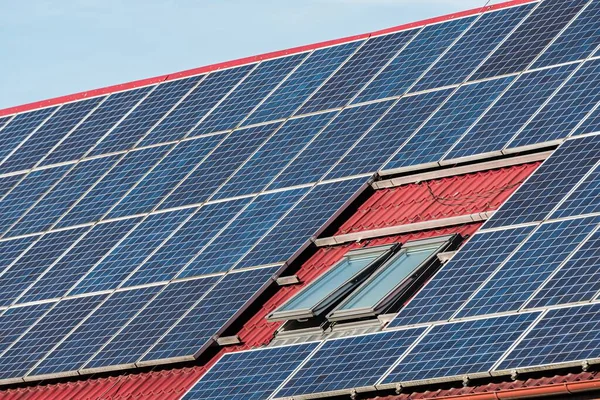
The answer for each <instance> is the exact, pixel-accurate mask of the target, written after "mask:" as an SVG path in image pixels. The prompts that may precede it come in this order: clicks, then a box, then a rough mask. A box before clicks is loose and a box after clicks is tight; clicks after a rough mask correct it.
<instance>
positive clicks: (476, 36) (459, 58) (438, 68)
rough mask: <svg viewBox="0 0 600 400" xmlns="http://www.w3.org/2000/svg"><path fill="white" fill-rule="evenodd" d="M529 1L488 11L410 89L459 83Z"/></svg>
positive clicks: (513, 24) (525, 9)
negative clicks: (516, 5)
mask: <svg viewBox="0 0 600 400" xmlns="http://www.w3.org/2000/svg"><path fill="white" fill-rule="evenodd" d="M532 8H533V4H525V5H522V6H519V7H512V8H508V9H505V10H499V11H494V12H488V13H485V14H483V16H482V17H481V18H480V19H478V20H477V21H476V22H475V23H474V24H473V26H471V27H470V28H469V30H468V31H466V32H465V34H464V36H463V37H461V38H460V40H458V42H456V43H455V44H454V45H453V46H452V47H451V48H450V49H449V51H448V52H447V53H446V54H444V56H442V58H441V59H440V60H438V61H437V62H436V63H435V64H434V65H433V67H432V68H431V69H430V70H429V71H428V72H427V73H426V74H425V75H424V76H423V77H422V78H421V79H420V80H419V81H418V82H417V84H416V85H415V87H414V88H413V91H414V92H417V91H421V90H428V89H433V88H436V87H443V86H449V85H455V84H458V83H461V82H463V81H464V80H465V79H466V78H467V77H468V76H469V75H471V74H472V73H473V72H474V70H475V68H477V66H479V64H480V63H481V62H482V61H483V60H484V59H485V58H486V57H487V56H488V55H489V54H490V53H491V52H492V51H493V50H494V48H495V47H496V46H497V45H498V44H499V43H500V42H501V41H502V40H503V39H504V38H505V37H506V36H507V35H508V34H509V33H510V32H511V31H512V30H513V29H514V28H515V27H516V26H517V24H519V23H520V22H521V21H522V20H523V18H525V17H526V16H527V15H528V14H529V13H530V12H531V10H532Z"/></svg>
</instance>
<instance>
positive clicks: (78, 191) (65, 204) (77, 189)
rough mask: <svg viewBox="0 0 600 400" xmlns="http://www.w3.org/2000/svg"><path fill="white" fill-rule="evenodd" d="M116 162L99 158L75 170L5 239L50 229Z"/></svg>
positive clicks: (113, 158) (110, 158) (31, 210)
mask: <svg viewBox="0 0 600 400" xmlns="http://www.w3.org/2000/svg"><path fill="white" fill-rule="evenodd" d="M117 159H118V157H117V156H111V157H103V158H96V159H92V160H88V161H83V162H80V163H78V164H76V165H75V166H72V169H71V170H70V171H69V172H68V173H66V174H65V176H64V177H63V178H62V179H61V180H60V181H59V182H57V183H56V185H55V186H54V187H53V188H51V189H50V190H49V191H48V192H47V193H46V194H45V195H44V196H43V197H42V198H41V199H40V200H39V201H38V202H37V203H36V204H35V205H34V206H33V207H32V208H30V209H29V210H28V211H26V214H25V215H24V216H22V217H21V219H20V220H19V221H18V222H17V223H15V224H14V225H13V227H12V228H11V229H10V230H9V231H8V232H7V233H6V236H18V235H26V234H29V233H34V232H43V231H46V230H48V229H50V228H51V227H52V226H54V224H55V223H56V221H58V219H59V218H60V217H61V216H62V215H63V214H64V213H65V212H67V211H68V210H69V209H70V208H71V207H72V206H73V205H74V204H75V203H76V202H77V200H78V199H79V198H80V197H81V196H82V195H84V194H85V193H86V192H87V191H88V190H89V189H90V187H92V185H94V183H96V181H97V180H98V179H99V178H100V177H101V176H102V175H103V174H105V173H106V172H107V171H108V170H109V169H110V168H111V167H112V166H113V165H114V164H115V163H116V162H117ZM86 222H87V221H86Z"/></svg>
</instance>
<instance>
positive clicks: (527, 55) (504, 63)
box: [472, 0, 587, 80]
mask: <svg viewBox="0 0 600 400" xmlns="http://www.w3.org/2000/svg"><path fill="white" fill-rule="evenodd" d="M586 3H587V0H544V1H542V2H540V3H539V5H538V6H537V8H536V9H535V10H534V11H533V13H532V14H531V15H530V16H529V17H528V18H527V19H526V20H525V21H524V22H523V24H521V25H520V26H519V27H518V28H517V29H516V30H515V32H514V33H513V34H512V35H510V36H509V37H508V39H507V40H506V41H505V42H504V43H502V45H501V46H500V47H499V48H498V49H496V51H494V53H493V54H492V55H491V56H490V58H488V59H487V60H486V61H485V62H484V63H483V65H482V66H481V67H479V69H478V70H477V72H476V73H475V74H474V75H473V77H472V78H473V79H475V80H477V79H483V78H490V77H492V76H498V75H504V74H510V73H513V72H518V71H522V70H524V69H525V68H526V67H527V66H528V65H529V64H531V62H532V61H533V60H534V59H535V58H536V57H537V56H538V55H539V54H540V53H541V52H542V51H543V50H544V49H545V48H546V46H548V44H550V42H551V41H552V40H553V39H554V38H555V37H556V36H557V35H558V33H559V32H560V31H561V30H562V29H563V28H565V27H566V26H567V24H568V23H569V22H570V21H571V20H572V19H573V17H575V15H577V13H578V12H579V11H581V9H582V8H583V6H585V4H586Z"/></svg>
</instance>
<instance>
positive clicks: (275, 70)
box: [193, 53, 308, 135]
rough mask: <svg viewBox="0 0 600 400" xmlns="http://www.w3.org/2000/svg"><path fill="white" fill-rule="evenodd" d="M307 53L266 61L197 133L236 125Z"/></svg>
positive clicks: (213, 112)
mask: <svg viewBox="0 0 600 400" xmlns="http://www.w3.org/2000/svg"><path fill="white" fill-rule="evenodd" d="M307 55H308V54H307V53H301V54H294V55H290V56H287V57H282V58H276V59H273V60H268V61H263V62H261V63H260V64H258V66H257V67H256V68H255V69H253V70H252V72H250V73H249V75H248V76H247V77H246V79H244V80H243V81H242V82H241V83H240V85H239V86H237V87H236V88H235V89H234V90H233V91H232V92H231V93H230V94H229V95H228V96H227V97H226V98H225V99H224V100H223V102H222V103H220V104H219V105H218V106H217V107H216V108H215V109H214V110H212V111H211V113H210V114H208V116H207V117H206V118H205V119H204V120H203V121H202V122H201V123H200V124H199V125H198V126H197V127H196V128H195V129H194V131H193V135H201V134H205V133H211V132H219V131H226V130H229V129H234V128H236V127H237V126H238V125H239V124H240V122H242V120H243V119H244V118H246V117H247V116H248V114H250V113H251V112H252V110H253V109H254V108H255V107H256V106H258V105H259V104H260V102H261V101H262V100H263V99H264V98H265V97H267V96H268V94H269V93H270V92H271V91H272V90H273V89H275V88H276V87H277V85H278V84H279V83H281V81H282V80H283V79H285V77H286V76H287V75H288V74H289V73H290V72H292V71H293V70H294V68H295V67H296V66H297V65H298V64H299V63H300V62H301V61H302V60H304V58H306V56H307Z"/></svg>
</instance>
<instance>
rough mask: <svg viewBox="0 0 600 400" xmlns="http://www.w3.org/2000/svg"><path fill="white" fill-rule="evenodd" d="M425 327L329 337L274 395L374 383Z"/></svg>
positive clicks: (340, 388)
mask: <svg viewBox="0 0 600 400" xmlns="http://www.w3.org/2000/svg"><path fill="white" fill-rule="evenodd" d="M423 332H425V328H417V329H407V330H400V331H393V332H384V333H376V334H371V335H363V336H352V337H347V338H342V339H333V340H327V341H325V343H324V344H323V346H321V347H320V348H319V349H318V350H317V351H316V352H315V353H314V354H313V355H312V356H311V357H310V359H309V360H308V362H306V364H304V365H303V366H302V367H301V368H300V369H299V370H297V371H296V372H295V373H294V374H293V375H292V378H291V379H290V380H289V381H288V382H287V383H286V384H285V385H284V386H283V387H282V388H281V390H279V391H278V392H277V394H276V395H275V397H291V396H296V395H300V394H312V393H325V392H332V391H336V390H343V389H348V390H349V389H353V388H360V387H366V386H374V385H375V383H377V382H378V381H379V379H380V378H381V377H382V376H383V375H384V374H385V372H386V371H387V370H388V369H389V368H391V367H392V365H393V364H394V363H395V362H396V361H397V360H398V359H400V357H401V356H402V355H403V354H404V353H405V352H406V350H408V348H409V347H410V346H411V345H412V344H413V343H414V342H415V341H416V340H417V339H418V338H419V337H420V336H421V335H422V334H423Z"/></svg>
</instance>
